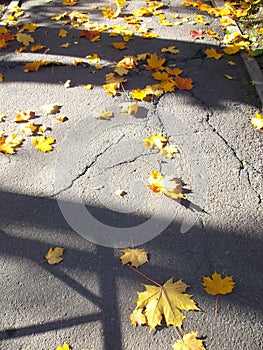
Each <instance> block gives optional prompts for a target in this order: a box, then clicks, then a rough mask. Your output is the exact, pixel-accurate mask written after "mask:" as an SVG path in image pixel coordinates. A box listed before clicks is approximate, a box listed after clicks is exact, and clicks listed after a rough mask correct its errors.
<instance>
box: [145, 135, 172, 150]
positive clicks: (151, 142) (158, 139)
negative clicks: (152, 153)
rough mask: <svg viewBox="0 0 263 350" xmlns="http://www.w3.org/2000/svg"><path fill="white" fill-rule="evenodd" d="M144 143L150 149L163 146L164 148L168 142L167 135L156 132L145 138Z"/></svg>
mask: <svg viewBox="0 0 263 350" xmlns="http://www.w3.org/2000/svg"><path fill="white" fill-rule="evenodd" d="M143 144H144V146H145V147H146V148H148V149H153V148H157V149H159V150H161V149H162V148H164V147H165V146H166V145H167V144H168V139H167V137H165V136H163V135H162V134H160V133H156V134H153V135H152V136H150V137H146V138H145V139H144V140H143Z"/></svg>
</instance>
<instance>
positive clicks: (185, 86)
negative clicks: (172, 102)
mask: <svg viewBox="0 0 263 350" xmlns="http://www.w3.org/2000/svg"><path fill="white" fill-rule="evenodd" d="M174 83H175V86H176V87H177V89H180V90H191V89H192V88H193V81H192V79H191V78H182V77H175V79H174Z"/></svg>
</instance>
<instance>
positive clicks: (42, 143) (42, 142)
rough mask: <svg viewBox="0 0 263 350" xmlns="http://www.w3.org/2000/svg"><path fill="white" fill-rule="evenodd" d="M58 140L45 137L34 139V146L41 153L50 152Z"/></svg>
mask: <svg viewBox="0 0 263 350" xmlns="http://www.w3.org/2000/svg"><path fill="white" fill-rule="evenodd" d="M55 141H56V140H55V139H54V138H53V137H45V136H44V135H41V136H37V137H35V138H33V140H32V144H33V145H34V146H35V148H36V149H38V150H39V151H41V152H44V153H46V152H49V151H52V150H53V147H52V146H51V145H52V144H53V143H54V142H55Z"/></svg>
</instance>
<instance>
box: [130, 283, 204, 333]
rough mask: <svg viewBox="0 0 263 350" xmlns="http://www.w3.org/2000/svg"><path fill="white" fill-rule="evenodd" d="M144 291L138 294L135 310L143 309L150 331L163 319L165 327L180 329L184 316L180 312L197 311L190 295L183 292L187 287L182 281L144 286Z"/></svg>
mask: <svg viewBox="0 0 263 350" xmlns="http://www.w3.org/2000/svg"><path fill="white" fill-rule="evenodd" d="M144 287H145V289H146V290H145V291H144V292H139V293H138V298H137V300H136V304H137V307H136V308H137V309H143V310H144V314H145V316H146V319H147V325H148V326H149V328H150V329H154V328H155V327H156V326H158V325H161V322H162V319H163V318H164V319H165V322H166V324H167V326H169V325H173V326H174V327H178V328H181V327H182V322H183V319H184V318H185V316H184V315H183V313H182V312H181V310H185V311H190V310H199V308H198V307H197V306H196V304H195V302H194V301H193V300H192V299H191V297H192V296H191V295H188V294H185V293H184V292H185V291H186V289H187V288H188V287H189V286H188V285H187V284H185V283H184V282H183V281H182V280H179V281H176V282H173V278H170V279H169V280H168V281H166V282H165V283H164V285H163V286H161V285H160V286H154V285H144Z"/></svg>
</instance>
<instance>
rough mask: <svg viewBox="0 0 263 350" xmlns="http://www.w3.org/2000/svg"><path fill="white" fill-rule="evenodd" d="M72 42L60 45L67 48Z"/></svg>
mask: <svg viewBox="0 0 263 350" xmlns="http://www.w3.org/2000/svg"><path fill="white" fill-rule="evenodd" d="M70 45H71V44H70V43H64V44H61V45H60V47H63V48H65V49H67V48H68V47H70Z"/></svg>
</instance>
